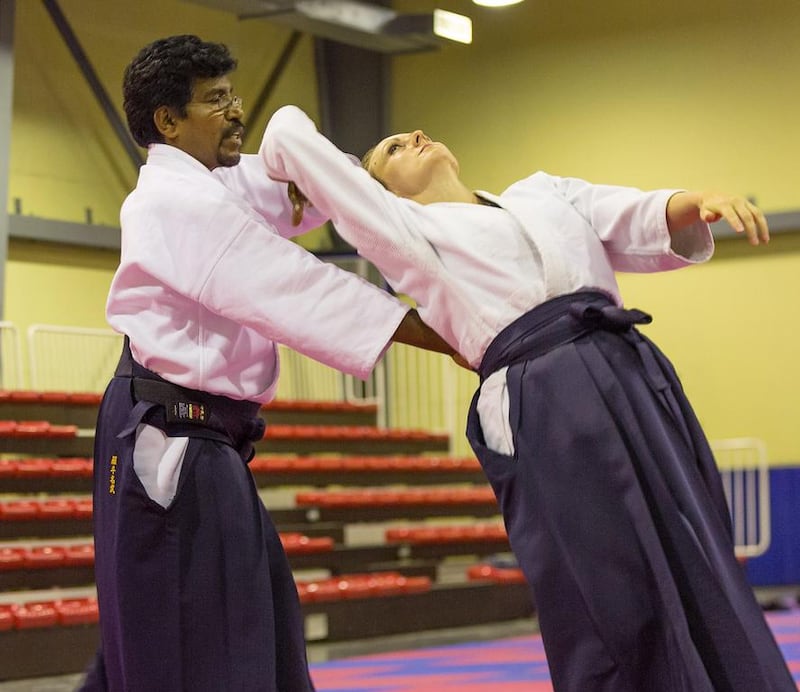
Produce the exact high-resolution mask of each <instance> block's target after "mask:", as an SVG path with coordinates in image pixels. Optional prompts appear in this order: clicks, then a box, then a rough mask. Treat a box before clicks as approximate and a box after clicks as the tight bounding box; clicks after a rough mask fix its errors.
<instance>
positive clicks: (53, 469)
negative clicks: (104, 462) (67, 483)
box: [50, 457, 93, 477]
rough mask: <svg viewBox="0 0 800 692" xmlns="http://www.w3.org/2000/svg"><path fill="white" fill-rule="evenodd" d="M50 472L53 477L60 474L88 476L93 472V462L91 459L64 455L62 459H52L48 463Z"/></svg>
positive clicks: (60, 475)
mask: <svg viewBox="0 0 800 692" xmlns="http://www.w3.org/2000/svg"><path fill="white" fill-rule="evenodd" d="M50 473H51V475H52V476H55V477H62V476H84V477H89V476H91V475H92V473H93V462H92V460H91V459H84V458H80V457H65V458H63V459H53V460H52V461H51V463H50Z"/></svg>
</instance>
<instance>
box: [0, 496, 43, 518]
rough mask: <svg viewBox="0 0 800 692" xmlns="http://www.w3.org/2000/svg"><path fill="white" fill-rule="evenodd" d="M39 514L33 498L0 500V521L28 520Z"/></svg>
mask: <svg viewBox="0 0 800 692" xmlns="http://www.w3.org/2000/svg"><path fill="white" fill-rule="evenodd" d="M38 516H39V503H38V502H35V501H34V500H8V501H7V502H0V521H28V520H30V519H36V518H37V517H38Z"/></svg>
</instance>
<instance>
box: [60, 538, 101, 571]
mask: <svg viewBox="0 0 800 692" xmlns="http://www.w3.org/2000/svg"><path fill="white" fill-rule="evenodd" d="M93 564H94V545H93V544H92V543H83V544H80V545H67V546H64V565H65V566H66V567H88V566H90V565H93Z"/></svg>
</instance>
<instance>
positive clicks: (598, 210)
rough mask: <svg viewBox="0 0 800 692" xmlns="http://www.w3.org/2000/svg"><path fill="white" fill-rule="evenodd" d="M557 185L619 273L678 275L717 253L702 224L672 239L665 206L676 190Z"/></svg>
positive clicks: (568, 181) (570, 181) (575, 182)
mask: <svg viewBox="0 0 800 692" xmlns="http://www.w3.org/2000/svg"><path fill="white" fill-rule="evenodd" d="M554 181H555V186H556V189H557V191H558V193H559V194H560V195H562V196H563V197H564V199H565V200H566V201H567V202H568V203H569V204H570V205H572V207H573V208H574V209H575V210H576V211H577V212H578V213H580V214H581V215H582V216H583V217H584V218H585V219H586V221H587V222H588V223H589V225H590V226H591V227H592V229H593V230H594V232H595V233H596V234H597V235H598V237H599V238H600V240H601V241H602V243H603V245H604V247H605V249H606V252H607V253H608V257H609V259H610V261H611V265H612V267H613V268H614V269H615V270H617V271H629V272H654V271H665V270H669V269H678V268H680V267H684V266H687V265H690V264H696V263H698V262H704V261H706V260H708V259H709V258H710V257H711V255H712V254H713V252H714V240H713V237H712V235H711V229H710V228H709V226H708V224H706V223H704V222H700V221H699V222H697V223H694V224H692V225H690V226H687V227H686V228H683V229H680V230H678V231H676V232H673V233H670V230H669V228H668V226H667V214H666V209H667V202H668V201H669V198H670V197H671V196H672V195H673V194H675V193H676V192H678V190H654V191H651V192H643V191H642V190H639V189H636V188H632V187H621V186H614V185H593V184H591V183H588V182H586V181H584V180H580V179H577V178H554Z"/></svg>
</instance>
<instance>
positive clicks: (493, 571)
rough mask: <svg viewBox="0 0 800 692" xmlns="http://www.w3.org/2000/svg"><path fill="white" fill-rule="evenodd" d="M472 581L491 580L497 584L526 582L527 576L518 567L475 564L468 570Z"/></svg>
mask: <svg viewBox="0 0 800 692" xmlns="http://www.w3.org/2000/svg"><path fill="white" fill-rule="evenodd" d="M467 578H468V579H469V580H470V581H491V582H494V583H496V584H524V583H525V576H524V575H523V574H522V570H521V569H519V568H518V567H495V566H494V565H486V564H480V565H474V566H472V567H470V568H469V569H468V570H467Z"/></svg>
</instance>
